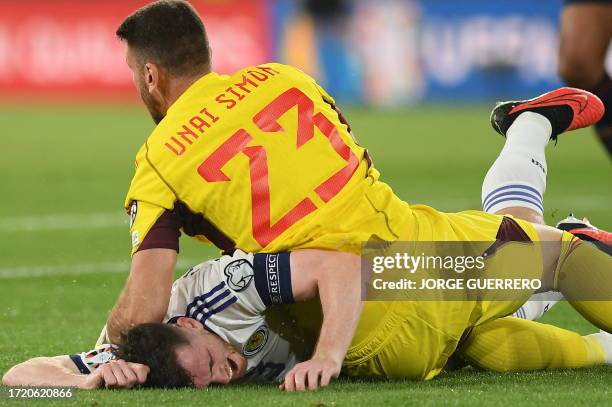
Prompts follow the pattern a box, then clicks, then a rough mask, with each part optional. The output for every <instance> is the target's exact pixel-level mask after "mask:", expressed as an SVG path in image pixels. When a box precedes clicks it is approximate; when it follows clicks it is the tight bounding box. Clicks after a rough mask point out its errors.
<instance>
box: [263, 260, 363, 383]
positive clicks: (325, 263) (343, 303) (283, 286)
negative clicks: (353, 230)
mask: <svg viewBox="0 0 612 407" xmlns="http://www.w3.org/2000/svg"><path fill="white" fill-rule="evenodd" d="M254 266H255V282H256V286H257V291H258V293H259V296H260V297H261V298H262V299H263V301H264V303H265V304H266V305H271V304H283V303H289V302H302V301H308V300H310V299H313V298H316V297H317V296H318V297H319V300H320V301H321V306H322V309H323V324H322V326H321V333H320V335H319V340H318V343H317V346H316V348H315V351H314V354H313V356H312V358H311V359H310V360H308V361H306V362H303V363H300V364H298V365H296V366H295V367H294V368H293V369H292V370H291V371H290V372H289V373H288V374H287V375H286V377H285V383H284V385H283V386H284V389H285V390H288V391H295V390H306V389H311V390H314V389H317V388H318V387H323V386H327V385H328V384H329V382H330V380H331V378H332V377H337V376H338V374H339V373H340V369H341V367H342V362H343V360H344V357H345V355H346V351H347V349H348V347H349V345H350V343H351V340H352V338H353V334H354V332H355V328H356V326H357V322H358V320H359V316H360V315H361V307H362V303H361V261H360V257H359V256H357V255H354V254H350V253H340V252H332V251H323V250H299V251H295V252H291V253H279V254H257V255H255V256H254Z"/></svg>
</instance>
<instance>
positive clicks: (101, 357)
mask: <svg viewBox="0 0 612 407" xmlns="http://www.w3.org/2000/svg"><path fill="white" fill-rule="evenodd" d="M69 356H70V360H72V362H73V363H74V364H75V365H76V367H77V368H78V369H79V372H81V373H83V374H90V373H93V372H95V371H96V369H98V368H99V367H100V366H101V365H103V364H105V363H108V362H110V361H111V360H114V359H115V355H114V353H113V346H112V345H107V344H104V345H100V346H97V347H96V348H95V349H92V350H90V351H89V352H83V353H77V354H74V355H69Z"/></svg>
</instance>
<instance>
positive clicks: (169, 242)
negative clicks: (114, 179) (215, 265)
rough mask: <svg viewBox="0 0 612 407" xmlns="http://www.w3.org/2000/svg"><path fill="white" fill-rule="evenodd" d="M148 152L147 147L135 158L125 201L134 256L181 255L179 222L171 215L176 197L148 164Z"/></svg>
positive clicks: (143, 147)
mask: <svg viewBox="0 0 612 407" xmlns="http://www.w3.org/2000/svg"><path fill="white" fill-rule="evenodd" d="M147 152H148V150H147V145H146V144H145V145H143V146H142V148H141V149H140V150H139V151H138V154H137V155H136V173H135V174H134V177H133V178H132V182H131V184H130V189H129V191H128V194H127V196H126V199H125V209H126V211H127V212H128V213H129V215H130V235H131V239H132V255H134V254H135V253H136V252H138V251H139V250H145V249H152V248H168V249H174V250H177V251H178V238H179V237H180V231H179V230H180V222H179V220H178V217H177V216H175V215H174V214H173V213H172V210H173V209H174V205H175V202H176V196H175V195H174V193H173V192H172V190H171V189H170V187H169V186H168V185H167V184H166V183H165V182H164V180H162V179H161V178H160V176H159V174H158V173H157V171H156V170H155V168H154V167H153V166H152V164H151V163H150V162H149V160H148V157H147Z"/></svg>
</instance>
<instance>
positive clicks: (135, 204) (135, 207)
mask: <svg viewBox="0 0 612 407" xmlns="http://www.w3.org/2000/svg"><path fill="white" fill-rule="evenodd" d="M136 214H138V201H133V202H132V206H131V207H130V228H131V227H132V226H134V222H136Z"/></svg>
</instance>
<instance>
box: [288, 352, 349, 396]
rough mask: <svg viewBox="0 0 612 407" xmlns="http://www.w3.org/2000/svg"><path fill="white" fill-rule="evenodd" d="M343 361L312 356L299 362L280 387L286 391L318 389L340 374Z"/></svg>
mask: <svg viewBox="0 0 612 407" xmlns="http://www.w3.org/2000/svg"><path fill="white" fill-rule="evenodd" d="M340 369H341V363H337V362H335V361H333V360H332V359H328V358H317V357H315V358H312V359H310V360H307V361H306V362H302V363H298V364H297V365H295V366H294V367H293V369H291V371H290V372H289V373H287V375H286V376H285V382H284V383H283V384H281V385H280V386H279V389H281V390H285V391H304V390H317V389H318V388H320V387H326V386H328V385H329V382H330V381H331V379H332V377H334V378H335V377H338V375H339V374H340Z"/></svg>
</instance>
